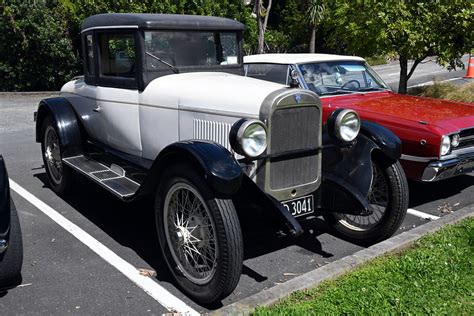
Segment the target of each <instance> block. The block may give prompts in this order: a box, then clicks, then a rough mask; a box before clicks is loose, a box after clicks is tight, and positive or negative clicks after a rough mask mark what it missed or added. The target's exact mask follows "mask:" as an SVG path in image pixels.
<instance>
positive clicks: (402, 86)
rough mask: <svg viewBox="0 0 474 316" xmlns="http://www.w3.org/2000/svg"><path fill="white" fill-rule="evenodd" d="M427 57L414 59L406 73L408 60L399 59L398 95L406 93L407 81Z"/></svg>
mask: <svg viewBox="0 0 474 316" xmlns="http://www.w3.org/2000/svg"><path fill="white" fill-rule="evenodd" d="M426 57H427V56H424V57H420V58H416V59H415V61H414V62H413V65H412V66H411V68H410V72H408V59H407V58H405V57H400V82H399V83H398V93H403V94H406V93H407V86H408V80H409V79H410V78H411V76H412V75H413V73H414V72H415V69H416V67H417V66H418V65H419V64H420V63H421V62H422V61H423V59H425V58H426Z"/></svg>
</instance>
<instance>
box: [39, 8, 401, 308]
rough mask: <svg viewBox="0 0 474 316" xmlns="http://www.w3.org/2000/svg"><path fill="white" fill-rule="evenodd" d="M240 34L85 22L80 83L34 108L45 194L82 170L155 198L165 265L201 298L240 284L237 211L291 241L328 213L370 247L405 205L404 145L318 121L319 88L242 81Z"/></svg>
mask: <svg viewBox="0 0 474 316" xmlns="http://www.w3.org/2000/svg"><path fill="white" fill-rule="evenodd" d="M243 30H244V26H243V25H242V24H241V23H239V22H236V21H233V20H229V19H224V18H216V17H202V16H183V15H161V14H102V15H95V16H92V17H89V18H87V19H86V20H85V21H84V22H83V24H82V43H83V56H84V58H83V59H84V72H85V75H84V77H81V78H76V79H74V80H72V81H70V82H68V83H66V84H65V85H64V86H63V88H62V89H61V95H60V96H59V97H56V98H49V99H45V100H42V101H41V103H40V105H39V108H38V111H37V113H36V122H37V128H36V132H37V134H36V135H37V136H36V137H37V138H36V140H37V141H38V142H40V143H41V144H42V151H43V158H44V164H45V167H46V173H47V176H48V179H49V183H50V186H51V188H52V189H53V190H54V191H56V192H57V193H59V194H62V193H65V192H67V191H68V190H69V189H70V188H71V186H72V184H73V180H74V173H75V172H79V173H82V174H83V175H85V176H86V177H88V178H89V179H91V180H92V181H94V182H96V183H97V184H99V185H101V186H102V187H104V188H105V189H107V190H108V191H110V192H111V193H113V194H115V195H116V196H117V197H119V198H120V199H122V200H124V201H131V200H135V199H138V198H140V197H143V196H147V195H148V196H150V195H151V196H154V197H155V201H156V204H155V213H156V225H157V233H158V237H159V241H160V245H161V249H162V252H163V255H164V257H165V259H166V262H167V264H168V266H169V269H170V271H171V273H172V274H173V276H174V278H175V279H176V281H177V283H178V285H179V286H180V287H181V288H182V289H183V290H184V291H185V292H186V293H187V294H188V295H190V296H191V297H192V298H193V299H195V300H196V301H198V302H200V303H203V304H205V303H211V302H215V301H218V300H220V299H222V298H223V297H225V296H227V295H228V294H230V293H231V292H232V291H233V290H234V288H235V287H236V285H237V283H238V281H239V278H240V274H241V269H242V262H243V243H242V231H241V225H240V220H242V219H243V218H244V217H253V218H263V220H262V225H276V228H277V229H280V230H281V231H283V232H284V233H286V234H288V235H291V236H299V235H300V234H301V233H302V232H303V229H302V227H301V225H300V221H302V220H305V219H308V218H314V217H315V216H317V215H325V217H326V218H327V219H329V222H330V224H331V225H333V227H334V228H335V229H336V230H337V231H338V232H339V233H340V234H341V235H343V236H344V237H346V238H351V239H353V240H357V241H360V242H375V241H378V240H381V239H383V238H387V237H388V236H390V235H391V234H393V233H394V232H395V231H396V230H397V228H398V226H399V225H400V223H401V222H402V221H403V218H404V216H405V213H406V208H407V201H408V196H407V187H406V179H405V176H404V174H403V171H402V169H401V168H400V166H399V164H398V162H397V159H398V158H399V156H400V141H399V139H398V138H397V137H396V136H394V135H393V134H392V133H390V132H389V131H388V130H386V129H384V128H382V127H380V126H377V125H375V124H365V123H363V124H361V121H360V119H359V117H358V115H357V113H356V112H355V111H352V110H344V109H339V110H337V111H335V112H334V113H333V115H332V116H331V118H330V119H329V120H328V123H327V124H326V125H325V126H323V125H322V121H321V115H322V109H321V102H320V100H319V98H318V96H317V95H316V94H315V93H313V92H311V91H306V90H302V89H294V88H288V87H285V86H283V85H279V84H275V83H270V82H266V81H262V80H257V79H252V78H247V77H245V76H243V74H244V71H243V54H242V32H243ZM127 58H128V60H126V59H127ZM359 132H360V133H359ZM371 156H376V157H377V159H379V160H380V161H381V163H382V165H383V166H384V170H382V173H380V174H376V173H375V172H374V171H373V168H372V161H371ZM385 168H387V169H385ZM386 170H390V172H391V173H390V174H387V172H386ZM380 179H381V180H380ZM139 211H140V210H137V213H136V214H130V216H136V215H137V214H138V212H139Z"/></svg>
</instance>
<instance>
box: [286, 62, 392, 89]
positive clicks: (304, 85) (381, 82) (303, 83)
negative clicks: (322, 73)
mask: <svg viewBox="0 0 474 316" xmlns="http://www.w3.org/2000/svg"><path fill="white" fill-rule="evenodd" d="M347 62H350V63H354V64H359V65H360V66H363V67H364V68H365V69H366V72H367V73H368V74H369V75H371V76H372V77H373V78H374V79H375V80H376V83H377V84H379V85H380V86H381V87H380V88H379V89H377V90H349V89H347V90H342V89H339V90H338V93H337V94H331V93H328V94H318V93H316V92H315V93H316V94H318V96H319V97H334V96H339V95H349V94H365V93H371V92H381V91H387V90H388V91H392V89H391V88H390V86H389V85H388V84H387V83H386V82H385V81H384V80H383V79H382V78H381V77H380V76H379V75H378V74H377V73H376V72H375V70H373V69H372V67H370V65H369V64H368V63H367V62H366V61H358V60H353V59H341V60H325V61H312V62H302V63H296V64H293V65H292V66H293V69H294V70H296V71H297V72H298V77H299V78H298V80H299V82H300V85H301V86H302V88H304V89H307V90H310V91H312V90H311V89H310V88H309V86H308V83H307V82H306V80H305V79H304V76H303V71H302V69H301V66H302V65H311V64H323V63H339V64H342V63H347ZM344 92H345V93H344Z"/></svg>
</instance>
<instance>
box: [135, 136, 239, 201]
mask: <svg viewBox="0 0 474 316" xmlns="http://www.w3.org/2000/svg"><path fill="white" fill-rule="evenodd" d="M176 162H186V163H190V164H192V165H193V166H195V167H196V168H200V170H202V171H203V176H204V178H205V179H206V181H207V183H208V184H209V186H210V187H211V188H212V189H213V190H215V191H216V192H218V193H221V194H226V195H232V194H235V193H236V192H237V191H238V190H239V188H240V185H241V181H242V168H241V167H240V165H239V163H238V162H237V160H235V158H234V156H233V155H232V154H231V153H230V152H229V151H228V150H227V149H225V148H224V147H222V146H221V145H219V144H216V143H212V142H206V141H197V140H192V141H182V142H177V143H173V144H171V145H168V146H167V147H166V148H165V149H163V150H162V151H161V152H160V154H159V155H158V157H157V158H156V160H155V161H154V163H153V165H152V167H151V169H150V173H149V175H148V177H147V179H146V180H145V181H146V182H145V183H144V184H143V186H142V187H143V188H142V192H141V194H149V193H153V190H154V189H155V188H156V186H157V185H158V181H160V175H161V174H162V173H163V171H164V170H165V169H166V168H167V167H169V166H170V165H172V164H173V163H176Z"/></svg>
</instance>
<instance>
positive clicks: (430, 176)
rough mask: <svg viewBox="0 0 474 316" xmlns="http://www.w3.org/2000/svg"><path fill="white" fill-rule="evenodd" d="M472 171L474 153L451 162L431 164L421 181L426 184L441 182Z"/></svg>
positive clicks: (473, 167) (450, 160)
mask: <svg viewBox="0 0 474 316" xmlns="http://www.w3.org/2000/svg"><path fill="white" fill-rule="evenodd" d="M472 171H474V153H470V154H466V155H461V156H458V157H456V158H452V159H449V160H438V161H433V162H430V163H429V164H428V166H427V167H426V168H425V170H424V171H423V175H422V177H421V180H422V181H425V182H433V181H439V180H444V179H448V178H451V177H454V176H458V175H461V174H465V173H469V172H472Z"/></svg>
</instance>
